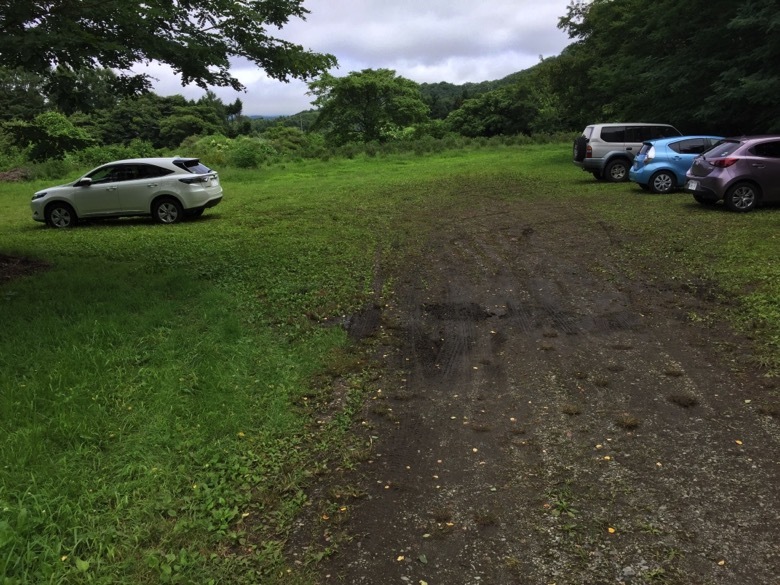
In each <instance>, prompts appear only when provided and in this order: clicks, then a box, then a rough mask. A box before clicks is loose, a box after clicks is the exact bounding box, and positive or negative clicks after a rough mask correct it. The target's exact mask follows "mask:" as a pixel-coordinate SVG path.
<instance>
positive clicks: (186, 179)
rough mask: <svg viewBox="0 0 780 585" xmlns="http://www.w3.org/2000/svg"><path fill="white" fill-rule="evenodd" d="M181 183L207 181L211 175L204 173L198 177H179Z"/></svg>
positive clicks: (189, 183) (192, 183)
mask: <svg viewBox="0 0 780 585" xmlns="http://www.w3.org/2000/svg"><path fill="white" fill-rule="evenodd" d="M179 180H180V181H181V182H182V183H187V184H188V185H194V184H195V183H208V182H209V181H210V180H211V177H210V176H208V175H206V176H203V175H201V176H200V177H186V178H184V179H179Z"/></svg>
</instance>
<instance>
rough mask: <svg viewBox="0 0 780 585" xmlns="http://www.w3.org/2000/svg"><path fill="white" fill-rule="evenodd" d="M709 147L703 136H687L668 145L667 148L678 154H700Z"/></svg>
mask: <svg viewBox="0 0 780 585" xmlns="http://www.w3.org/2000/svg"><path fill="white" fill-rule="evenodd" d="M709 147H710V144H709V142H706V141H705V140H704V138H689V139H688V140H680V141H679V142H674V143H672V144H670V145H669V148H671V149H672V150H674V151H675V152H679V153H680V154H701V153H702V152H704V151H705V150H706V149H707V148H709Z"/></svg>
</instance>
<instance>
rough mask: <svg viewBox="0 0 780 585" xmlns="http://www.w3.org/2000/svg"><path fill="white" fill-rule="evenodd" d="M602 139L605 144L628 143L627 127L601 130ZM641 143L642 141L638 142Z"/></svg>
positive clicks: (608, 127)
mask: <svg viewBox="0 0 780 585" xmlns="http://www.w3.org/2000/svg"><path fill="white" fill-rule="evenodd" d="M601 139H602V140H603V141H604V142H625V141H626V127H625V126H605V127H604V128H602V129H601ZM637 142H641V141H637Z"/></svg>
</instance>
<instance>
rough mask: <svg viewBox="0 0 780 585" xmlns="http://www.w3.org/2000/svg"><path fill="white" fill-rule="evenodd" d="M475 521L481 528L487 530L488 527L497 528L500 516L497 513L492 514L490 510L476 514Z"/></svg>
mask: <svg viewBox="0 0 780 585" xmlns="http://www.w3.org/2000/svg"><path fill="white" fill-rule="evenodd" d="M473 519H474V523H475V524H476V525H477V527H479V528H487V527H488V526H496V525H497V524H498V516H497V515H496V513H495V512H490V511H489V510H479V511H477V512H474V515H473Z"/></svg>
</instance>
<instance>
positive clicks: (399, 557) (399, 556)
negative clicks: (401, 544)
mask: <svg viewBox="0 0 780 585" xmlns="http://www.w3.org/2000/svg"><path fill="white" fill-rule="evenodd" d="M402 560H404V555H398V558H397V559H396V561H399V562H400V561H402Z"/></svg>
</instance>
